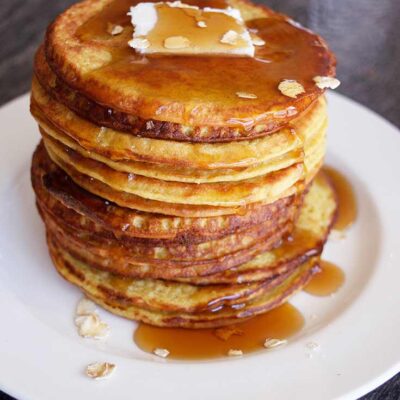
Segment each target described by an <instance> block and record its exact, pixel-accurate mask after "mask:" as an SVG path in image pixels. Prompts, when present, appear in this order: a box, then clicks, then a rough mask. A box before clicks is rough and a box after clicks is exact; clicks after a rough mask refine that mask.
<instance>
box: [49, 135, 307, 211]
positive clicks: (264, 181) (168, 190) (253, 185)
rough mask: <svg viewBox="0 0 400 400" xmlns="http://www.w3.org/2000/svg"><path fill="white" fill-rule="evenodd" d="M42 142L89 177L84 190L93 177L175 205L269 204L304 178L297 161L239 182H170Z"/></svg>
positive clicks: (56, 157)
mask: <svg viewBox="0 0 400 400" xmlns="http://www.w3.org/2000/svg"><path fill="white" fill-rule="evenodd" d="M44 143H45V146H46V149H47V152H48V154H49V156H50V158H51V159H52V160H53V161H54V162H55V163H56V164H57V165H58V166H59V167H60V168H62V169H64V170H66V171H67V172H68V171H70V170H71V169H75V170H76V171H77V172H78V173H79V174H82V175H84V176H86V177H89V180H88V186H89V188H88V189H87V190H89V191H90V192H92V190H90V182H91V180H93V179H95V180H97V181H100V182H101V183H103V184H105V185H107V186H108V187H110V188H111V189H113V190H115V191H118V192H123V193H128V194H133V195H135V196H139V197H141V198H144V199H149V200H155V201H162V202H168V203H174V204H187V205H207V206H220V207H236V206H238V207H240V206H245V205H246V204H248V203H256V202H263V203H272V202H273V201H274V200H276V199H277V198H280V197H281V196H282V193H286V192H287V191H288V190H289V189H290V188H291V187H293V186H295V185H296V183H297V182H299V181H302V180H303V179H304V169H303V164H302V163H297V164H294V165H292V166H290V167H287V168H284V169H283V170H279V171H274V172H271V173H269V174H266V175H262V176H260V177H256V178H251V179H247V180H244V181H239V182H218V183H210V184H207V183H204V184H196V183H182V182H170V181H163V180H160V179H153V178H147V177H144V176H141V175H133V174H129V173H126V172H121V171H116V170H113V169H111V168H110V167H108V166H107V165H106V164H103V163H100V162H98V161H95V160H93V159H89V158H85V157H82V156H81V155H79V154H78V153H77V152H75V151H73V150H71V149H69V148H66V147H65V146H62V145H60V144H59V143H57V142H56V141H52V140H48V139H45V140H44ZM108 200H112V199H108Z"/></svg>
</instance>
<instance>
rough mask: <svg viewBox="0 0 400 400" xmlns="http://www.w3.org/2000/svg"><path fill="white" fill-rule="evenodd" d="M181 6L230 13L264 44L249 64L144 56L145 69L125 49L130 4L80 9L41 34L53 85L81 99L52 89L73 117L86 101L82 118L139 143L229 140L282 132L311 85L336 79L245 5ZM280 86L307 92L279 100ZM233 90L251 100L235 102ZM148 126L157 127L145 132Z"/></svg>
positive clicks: (288, 25) (299, 36)
mask: <svg viewBox="0 0 400 400" xmlns="http://www.w3.org/2000/svg"><path fill="white" fill-rule="evenodd" d="M189 3H190V4H196V5H199V6H212V7H216V8H225V7H226V6H227V5H231V6H234V7H236V8H238V9H239V10H241V11H242V13H243V14H244V15H243V17H244V19H245V21H246V24H247V26H248V27H249V28H251V29H257V30H258V32H257V34H258V36H259V37H260V38H262V39H264V40H265V42H266V44H265V45H264V46H259V47H258V48H257V52H256V56H255V58H250V57H235V58H230V59H229V60H227V58H226V57H208V56H203V57H179V56H175V57H174V56H163V57H157V56H156V57H152V56H146V57H145V61H143V59H144V57H143V56H142V55H139V54H137V53H135V52H134V51H133V50H132V49H131V48H130V47H129V46H128V45H127V42H128V38H129V37H130V35H131V34H132V27H131V26H130V23H129V18H128V17H127V15H126V13H127V10H128V9H129V7H130V6H132V5H134V4H135V2H134V3H132V1H131V0H117V1H116V0H86V1H84V2H82V3H79V4H76V5H75V6H72V7H71V8H70V9H68V10H67V11H66V12H64V13H63V14H61V15H60V16H59V17H58V18H57V19H56V20H55V21H54V23H53V24H52V25H51V26H50V27H49V29H48V31H47V35H46V40H45V53H46V58H47V62H49V64H50V67H51V69H52V70H53V71H54V72H55V74H56V75H57V76H58V77H59V79H60V80H61V81H63V82H64V83H65V84H66V85H68V86H70V87H71V88H72V89H73V90H74V91H76V92H79V93H80V94H82V95H83V96H84V98H83V100H82V98H79V97H78V98H76V97H75V96H74V94H72V95H71V96H70V98H71V100H68V99H67V98H68V97H69V96H68V95H64V96H63V95H62V93H63V90H62V89H58V90H57V91H58V93H61V94H60V96H59V97H60V98H63V99H64V101H65V102H66V103H67V102H68V107H70V108H71V109H75V110H80V104H81V103H85V104H87V101H86V100H87V99H90V100H91V102H90V105H89V106H88V107H87V108H86V109H85V110H83V112H82V114H84V115H85V117H86V118H89V119H90V118H91V115H93V114H94V115H95V116H96V117H94V118H92V119H96V118H97V115H100V116H101V124H102V125H104V126H108V127H110V126H113V127H114V126H115V125H116V124H117V121H123V123H122V124H117V128H118V129H119V130H124V128H125V129H126V130H128V131H130V132H131V133H133V134H139V135H141V136H147V137H159V138H168V139H174V140H176V139H178V140H181V141H182V140H189V141H199V140H208V141H211V140H212V141H218V140H235V139H237V138H250V137H254V136H260V135H265V134H268V133H270V132H273V131H275V130H276V129H277V128H279V127H280V126H282V125H283V124H286V123H287V122H288V121H289V120H290V119H292V118H293V117H294V116H296V114H298V113H301V112H303V111H304V110H305V109H306V108H307V107H308V106H309V105H310V104H312V102H313V101H314V100H315V99H316V98H317V97H318V96H320V94H321V90H320V89H318V88H317V87H316V85H315V83H314V81H313V78H314V77H315V76H330V75H333V74H334V69H335V68H334V64H335V61H334V58H333V56H332V54H331V53H330V52H329V50H328V49H327V47H326V45H325V43H324V41H323V40H322V39H321V38H319V37H318V36H317V35H315V34H313V33H311V32H310V31H308V30H305V29H302V28H300V27H299V26H298V25H296V24H293V23H292V21H291V20H290V19H288V18H287V17H285V16H283V15H281V14H276V13H274V12H273V11H271V10H269V9H267V8H265V7H262V6H255V5H253V4H251V3H250V2H246V1H243V0H234V1H228V2H223V1H220V0H213V1H211V0H210V1H200V0H198V1H189ZM107 23H117V24H119V25H121V26H123V27H124V32H123V34H121V35H118V36H116V37H110V35H109V34H108V33H107V29H106V27H107ZM271 61H272V62H271ZM228 71H229V73H228ZM283 79H296V80H297V81H299V82H300V83H301V84H302V85H303V86H304V88H305V92H304V93H303V94H300V95H299V96H297V98H296V99H292V98H289V97H287V96H284V95H282V94H281V93H280V92H279V91H278V89H277V88H278V85H279V83H280V82H281V81H282V80H283ZM55 87H57V85H55ZM238 91H245V92H248V93H255V94H256V95H257V98H256V99H253V100H252V101H248V99H241V98H238V96H237V95H236V92H238ZM93 103H95V104H93ZM99 104H102V105H103V106H105V107H106V108H105V109H101V107H100V108H99V107H98V105H99ZM92 109H94V111H93V112H91V110H92ZM109 110H110V111H109ZM114 112H116V114H117V115H114ZM107 115H108V117H107ZM88 116H89V117H88ZM149 120H151V121H152V122H153V124H151V125H155V127H154V128H153V127H151V128H150V129H146V126H147V128H148V127H149V126H148V124H146V122H147V121H149ZM187 127H189V129H188V130H187V129H186V128H187ZM221 128H222V129H221ZM231 128H233V129H231Z"/></svg>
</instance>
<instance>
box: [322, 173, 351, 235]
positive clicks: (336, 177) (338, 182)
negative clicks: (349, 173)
mask: <svg viewBox="0 0 400 400" xmlns="http://www.w3.org/2000/svg"><path fill="white" fill-rule="evenodd" d="M323 171H324V172H325V174H326V175H327V176H328V177H329V179H330V181H331V183H332V185H333V187H334V189H335V192H336V196H337V200H338V212H337V218H336V221H335V224H334V226H333V229H336V230H338V231H344V230H346V229H348V228H349V227H350V226H351V225H353V223H354V222H355V220H356V218H357V202H356V197H355V194H354V191H353V188H352V186H351V183H350V182H349V180H348V179H347V178H346V177H345V176H344V175H343V174H342V173H341V172H339V171H337V170H336V169H334V168H332V167H324V168H323Z"/></svg>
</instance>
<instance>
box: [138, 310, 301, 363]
mask: <svg viewBox="0 0 400 400" xmlns="http://www.w3.org/2000/svg"><path fill="white" fill-rule="evenodd" d="M303 325H304V318H303V316H302V314H301V313H300V311H298V310H297V308H295V307H294V306H292V305H291V304H288V303H286V304H283V305H281V306H279V307H277V308H275V309H273V310H271V311H269V312H267V313H265V314H261V315H258V316H256V317H254V318H251V319H249V320H247V321H244V322H241V323H239V324H235V325H230V326H228V327H222V328H217V329H181V328H158V327H154V326H151V325H147V324H144V323H140V324H139V326H138V328H137V329H136V331H135V333H134V341H135V343H136V344H137V346H138V347H139V348H141V349H142V350H144V351H146V352H148V353H153V351H154V350H155V349H157V348H158V349H167V350H168V351H169V352H170V354H169V357H168V358H172V359H180V360H202V359H212V358H219V357H225V356H227V355H228V352H229V350H232V349H238V350H241V351H242V352H243V354H246V353H251V352H255V351H258V350H262V349H263V348H264V347H263V345H264V342H265V340H266V339H268V338H273V339H286V338H289V337H290V336H293V335H294V334H295V333H297V332H299V331H300V330H301V328H302V327H303Z"/></svg>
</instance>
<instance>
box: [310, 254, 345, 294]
mask: <svg viewBox="0 0 400 400" xmlns="http://www.w3.org/2000/svg"><path fill="white" fill-rule="evenodd" d="M319 266H320V271H319V272H318V273H316V274H315V275H314V276H313V277H312V278H311V281H310V282H309V283H308V284H307V286H306V287H305V288H304V289H303V290H304V291H305V292H307V293H309V294H312V295H314V296H329V295H331V294H333V293H335V292H337V290H338V289H339V288H340V287H341V286H342V285H343V283H344V280H345V275H344V272H343V270H342V269H341V268H339V267H338V266H337V265H335V264H333V263H331V262H329V261H325V260H321V261H320V262H319Z"/></svg>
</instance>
